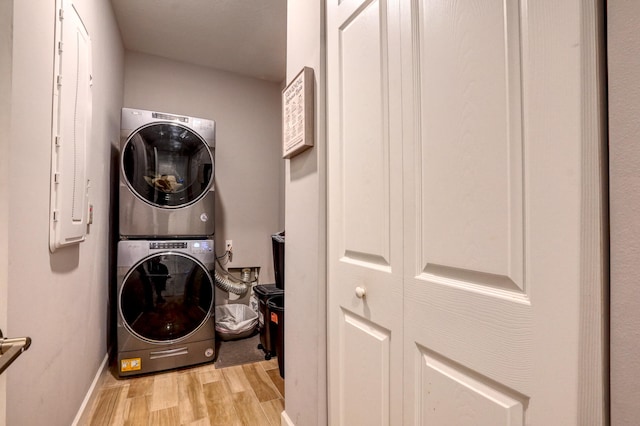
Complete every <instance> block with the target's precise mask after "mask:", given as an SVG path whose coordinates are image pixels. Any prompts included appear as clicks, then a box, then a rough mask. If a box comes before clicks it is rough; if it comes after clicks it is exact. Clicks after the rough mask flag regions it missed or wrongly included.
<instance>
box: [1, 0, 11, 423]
mask: <svg viewBox="0 0 640 426" xmlns="http://www.w3.org/2000/svg"><path fill="white" fill-rule="evenodd" d="M12 20H13V0H0V129H8V128H9V126H10V125H11V63H12V58H11V55H12V43H11V41H12V40H11V38H12V35H13V34H12V26H11V22H12ZM9 140H10V139H9V134H8V132H2V133H0V182H7V181H8V180H9ZM8 195H9V189H8V187H7V186H6V185H0V200H7V199H8ZM8 218H9V206H8V203H6V202H5V203H2V204H1V205H0V329H1V330H2V331H3V332H4V333H6V331H7V280H8V276H9V270H8V268H9V262H8V254H7V253H8V249H9V235H8V233H9V220H8ZM5 336H6V334H5ZM6 377H7V376H6V374H2V375H0V425H4V424H6V420H7V419H6V383H7V379H6Z"/></svg>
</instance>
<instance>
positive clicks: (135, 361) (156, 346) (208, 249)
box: [117, 240, 215, 377]
mask: <svg viewBox="0 0 640 426" xmlns="http://www.w3.org/2000/svg"><path fill="white" fill-rule="evenodd" d="M214 261H215V254H214V247H213V241H212V240H123V241H120V242H119V243H118V269H117V295H118V300H117V307H118V312H117V347H118V356H117V370H118V374H119V376H121V377H124V376H130V375H137V374H144V373H150V372H155V371H161V370H167V369H172V368H179V367H184V366H188V365H193V364H199V363H204V362H209V361H213V359H214V355H215V322H214V312H215V311H214V305H215V304H214V297H215V283H214V278H213V273H212V272H211V271H212V270H213V268H214Z"/></svg>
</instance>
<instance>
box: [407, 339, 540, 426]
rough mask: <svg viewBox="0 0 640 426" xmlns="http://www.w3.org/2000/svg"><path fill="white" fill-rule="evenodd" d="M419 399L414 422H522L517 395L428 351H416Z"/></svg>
mask: <svg viewBox="0 0 640 426" xmlns="http://www.w3.org/2000/svg"><path fill="white" fill-rule="evenodd" d="M418 352H419V356H418V360H417V361H418V363H419V367H418V370H417V371H419V373H420V381H419V385H420V388H419V390H418V392H419V394H420V400H421V401H424V402H425V403H424V404H423V405H422V407H421V408H422V409H421V412H420V416H419V419H420V421H419V422H418V423H419V424H426V425H449V424H455V425H468V426H476V425H492V426H499V425H505V426H506V425H509V426H517V425H524V407H525V406H526V403H527V402H528V401H527V399H526V398H525V397H523V396H521V395H515V394H514V393H513V392H512V391H509V390H506V389H504V388H503V387H502V386H500V385H499V384H496V383H494V382H492V381H491V380H490V379H488V378H486V377H482V376H479V375H477V374H474V373H473V372H470V371H468V370H466V369H465V368H464V367H461V366H460V365H453V364H451V363H448V362H447V361H445V360H442V359H438V357H437V356H436V355H434V354H432V353H430V352H429V351H428V350H426V349H421V350H419V351H418Z"/></svg>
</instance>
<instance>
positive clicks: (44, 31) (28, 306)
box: [2, 0, 123, 425]
mask: <svg viewBox="0 0 640 426" xmlns="http://www.w3.org/2000/svg"><path fill="white" fill-rule="evenodd" d="M74 3H75V4H76V5H77V7H78V9H79V10H80V14H81V16H82V18H83V21H84V23H85V25H86V27H87V29H88V32H89V35H90V37H91V40H92V47H93V52H94V55H93V61H94V62H93V81H94V85H93V131H92V140H91V141H90V143H89V146H88V156H89V157H88V170H89V178H90V179H91V183H92V188H91V200H92V201H93V204H94V224H93V225H92V226H91V228H90V233H89V235H88V236H87V240H86V241H85V242H83V243H81V244H80V245H76V246H73V247H70V248H64V249H60V250H58V251H56V253H55V254H51V253H50V252H49V182H50V157H51V114H52V83H53V75H52V74H53V52H54V22H55V8H54V2H51V1H46V0H39V1H38V0H20V1H14V3H13V9H14V10H13V12H14V19H13V69H12V75H13V82H12V93H11V108H12V111H11V113H12V115H11V131H10V135H9V139H8V140H9V146H8V149H7V148H3V153H4V154H8V172H7V173H6V175H5V174H4V172H3V178H5V179H4V180H3V185H2V186H3V191H4V192H3V194H4V195H5V196H3V197H2V198H3V200H5V202H6V201H8V212H7V213H8V223H9V229H8V237H7V240H6V241H7V244H8V247H9V248H10V250H9V251H8V265H9V266H8V283H9V284H8V311H7V318H8V321H7V322H8V326H7V330H6V332H7V334H10V335H11V336H16V337H17V336H30V337H32V339H33V344H32V346H31V348H30V349H29V350H28V351H27V352H25V353H24V354H23V355H22V356H21V357H20V358H19V359H18V360H17V361H16V362H15V363H14V365H13V366H12V367H11V368H10V369H9V370H8V371H7V372H6V373H5V374H6V375H7V424H9V425H44V424H46V425H69V424H71V422H72V421H73V419H74V417H75V415H76V413H77V411H78V408H79V407H80V405H81V403H82V401H83V398H84V397H85V395H86V393H87V390H88V389H89V387H90V385H91V382H92V380H93V378H94V376H95V374H96V372H97V370H98V368H99V366H100V364H101V362H102V360H103V359H104V357H105V355H106V352H107V346H106V340H107V339H106V318H107V304H108V301H107V295H108V262H109V258H108V252H109V250H108V247H109V244H108V242H109V218H110V214H111V211H110V199H109V186H110V156H111V146H112V144H115V143H116V142H117V137H118V134H119V118H118V113H119V107H120V105H121V104H122V87H123V86H122V84H123V77H122V72H121V70H122V67H123V65H122V64H123V50H122V43H121V40H120V36H119V32H118V29H117V26H116V24H115V19H114V16H113V13H112V11H111V6H110V3H109V1H108V0H77V1H75V2H74ZM3 128H5V127H4V126H3ZM3 223H4V221H3Z"/></svg>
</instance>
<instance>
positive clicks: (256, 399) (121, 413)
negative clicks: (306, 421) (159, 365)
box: [81, 358, 284, 426]
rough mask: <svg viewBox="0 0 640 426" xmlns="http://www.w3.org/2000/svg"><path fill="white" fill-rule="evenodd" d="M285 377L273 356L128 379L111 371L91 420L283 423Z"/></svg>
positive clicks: (158, 425) (179, 424) (177, 425)
mask: <svg viewBox="0 0 640 426" xmlns="http://www.w3.org/2000/svg"><path fill="white" fill-rule="evenodd" d="M282 410H284V380H282V378H280V374H279V372H278V361H277V360H276V359H275V358H273V359H271V360H269V361H261V362H256V363H252V364H245V365H241V366H235V367H227V368H220V369H216V368H215V367H214V364H206V365H203V366H200V367H194V368H190V369H184V370H179V371H171V372H167V373H158V374H154V375H149V376H142V377H134V378H129V379H124V380H117V379H115V378H114V377H113V376H112V374H111V372H110V371H105V372H104V373H103V376H102V377H101V385H100V387H99V390H97V392H96V397H95V399H94V401H93V404H92V406H91V408H90V411H89V415H88V416H87V419H88V421H84V422H82V423H81V424H82V425H88V426H98V425H99V426H103V425H104V426H114V425H118V426H120V425H123V426H144V425H150V426H151V425H153V426H164V425H166V426H183V425H185V426H186V425H188V426H214V425H225V426H226V425H230V426H234V425H246V426H262V425H264V426H279V425H280V412H281V411H282Z"/></svg>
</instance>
